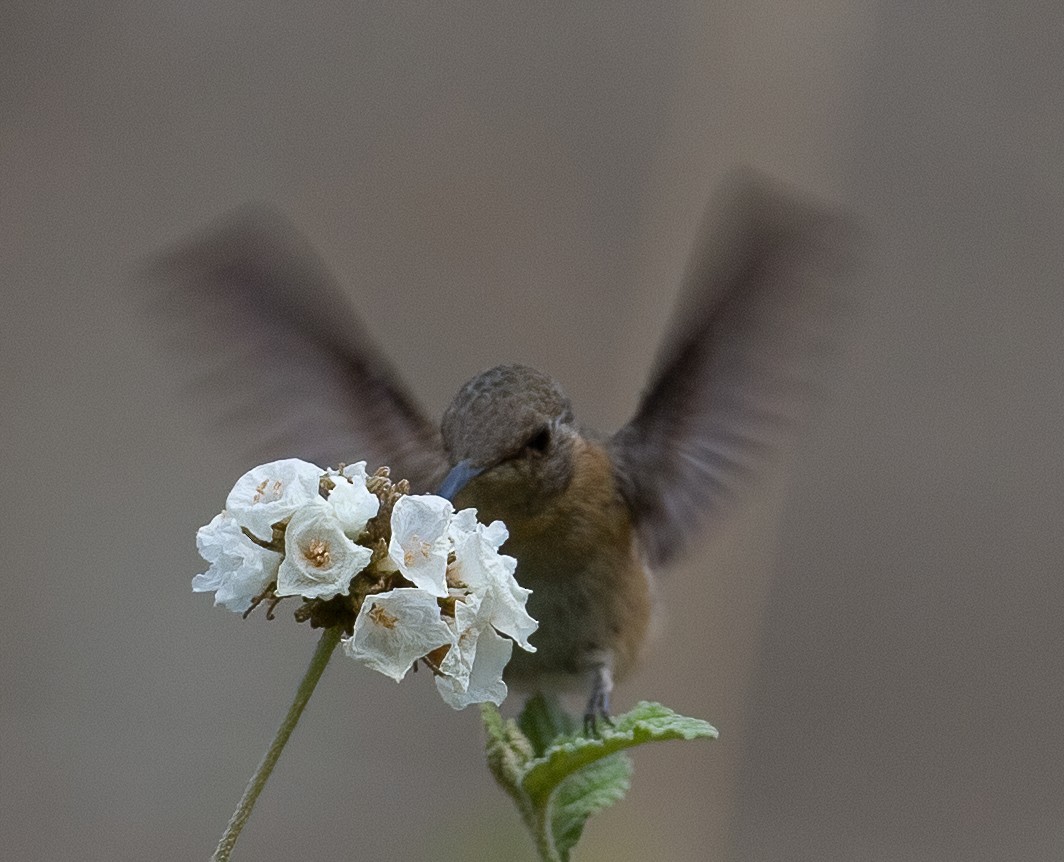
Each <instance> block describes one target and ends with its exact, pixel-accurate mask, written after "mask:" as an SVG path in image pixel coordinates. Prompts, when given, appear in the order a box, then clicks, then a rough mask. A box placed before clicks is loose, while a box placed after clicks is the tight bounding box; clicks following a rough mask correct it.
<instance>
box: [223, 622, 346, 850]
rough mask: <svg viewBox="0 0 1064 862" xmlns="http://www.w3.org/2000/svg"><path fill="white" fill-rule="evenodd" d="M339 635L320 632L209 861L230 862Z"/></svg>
mask: <svg viewBox="0 0 1064 862" xmlns="http://www.w3.org/2000/svg"><path fill="white" fill-rule="evenodd" d="M340 634H341V631H340V628H339V626H334V627H333V628H328V629H325V631H323V632H322V633H321V640H319V641H318V646H317V649H315V650H314V657H313V658H312V659H311V660H310V666H309V667H308V668H307V672H306V673H305V674H304V675H303V681H302V682H300V683H299V688H298V689H296V696H295V699H294V700H293V701H292V705H291V706H290V707H288V714H287V715H286V716H285V717H284V721H282V722H281V726H280V727H279V728H277V735H276V736H275V737H274V739H273V743H272V744H271V745H270V747H269V748H268V749H267V750H266V754H265V755H264V756H263V758H262V762H261V763H259V766H258V769H256V770H255V774H254V775H252V776H251V780H250V781H249V782H248V786H247V787H246V788H244V795H243V796H242V797H241V798H240V803H239V804H238V805H237V807H236V811H234V812H233V816H232V817H231V818H229V825H228V826H226V827H225V832H223V833H222V838H221V840H220V841H219V842H218V849H217V850H215V851H214V855H213V856H212V857H211V862H229V854H230V853H232V852H233V845H234V844H236V839H237V837H238V836H239V835H240V830H241V829H243V828H244V824H245V823H247V820H248V818H249V817H250V816H251V809H252V808H254V807H255V800H256V799H258V798H259V794H260V793H261V792H262V788H263V787H265V786H266V779H268V778H269V777H270V773H271V772H273V767H274V766H276V764H277V759H278V758H279V757H280V756H281V752H282V751H283V750H284V747H285V744H286V743H287V742H288V737H290V736H291V735H292V731H293V730H295V727H296V724H297V723H298V722H299V717H300V716H301V715H302V714H303V709H304V707H306V705H307V701H308V700H310V696H311V695H312V694H313V693H314V687H315V686H316V685H317V684H318V680H319V679H321V675H322V673H323V672H324V671H325V666H326V665H327V664H328V663H329V659H330V658H331V657H332V654H333V650H334V649H336V645H337V644H338V643H339V642H340Z"/></svg>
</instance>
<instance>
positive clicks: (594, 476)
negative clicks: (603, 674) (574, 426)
mask: <svg viewBox="0 0 1064 862" xmlns="http://www.w3.org/2000/svg"><path fill="white" fill-rule="evenodd" d="M573 457H574V469H573V477H572V481H571V482H570V483H569V485H568V487H567V488H566V489H565V491H564V492H563V493H561V494H559V495H558V497H557V499H555V500H554V501H552V503H551V504H550V505H549V506H547V507H545V508H544V509H543V510H542V511H540V512H538V513H536V514H535V515H533V516H530V517H527V518H519V519H515V520H514V521H513V522H507V527H508V528H509V530H510V539H509V540H508V541H507V543H506V544H505V545H504V546H503V551H504V552H506V553H508V554H511V555H513V556H514V557H516V559H517V573H516V575H517V580H518V581H519V582H520V583H521V584H522V586H525V587H527V588H528V589H530V590H532V595H531V597H530V598H529V601H528V609H529V613H531V614H532V616H533V617H535V618H536V619H537V620H538V621H539V624H540V627H539V630H538V631H537V632H536V633H535V635H533V637H532V639H531V642H532V644H533V645H534V646H535V647H536V649H537V652H535V653H523V652H522V651H520V650H515V654H514V657H513V659H512V660H511V663H510V666H509V667H508V669H507V678H508V679H510V680H511V681H513V682H516V683H518V684H521V683H526V684H527V685H529V686H532V685H536V684H539V683H540V682H541V681H542V679H543V678H544V677H545V676H554V675H560V676H563V677H565V676H571V677H574V678H577V677H579V676H581V675H582V674H583V673H584V672H585V671H587V670H588V669H589V668H591V667H592V666H594V665H595V664H597V663H600V662H601V661H603V660H609V661H610V662H611V663H612V664H613V667H614V672H615V675H616V676H618V677H621V676H623V675H624V674H625V673H626V672H627V671H628V670H629V669H630V668H631V666H632V665H633V664H634V663H635V661H636V658H637V656H638V654H639V651H640V648H641V646H642V644H643V641H644V640H645V637H646V634H647V630H648V627H649V622H650V617H651V610H652V607H651V605H652V602H651V590H650V584H649V579H648V575H647V572H646V570H645V567H644V565H643V562H642V556H641V554H640V553H639V550H638V548H637V546H636V544H635V534H634V530H633V526H632V520H631V515H630V513H629V510H628V508H627V506H626V505H625V503H624V500H623V499H622V497H621V495H620V493H619V491H618V488H617V483H616V479H615V477H614V471H613V467H612V464H611V463H610V459H609V456H608V455H607V454H606V452H605V451H604V450H603V449H602V447H600V446H598V445H597V444H595V443H593V442H591V441H587V440H584V439H580V440H577V441H576V444H575V449H574V453H573Z"/></svg>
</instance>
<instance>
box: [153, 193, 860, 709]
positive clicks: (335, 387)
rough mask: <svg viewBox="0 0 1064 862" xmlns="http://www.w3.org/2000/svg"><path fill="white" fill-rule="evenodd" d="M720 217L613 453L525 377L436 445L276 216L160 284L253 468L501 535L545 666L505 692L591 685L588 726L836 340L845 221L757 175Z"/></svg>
mask: <svg viewBox="0 0 1064 862" xmlns="http://www.w3.org/2000/svg"><path fill="white" fill-rule="evenodd" d="M715 213H716V215H717V219H716V221H715V223H709V222H707V224H706V225H705V226H704V228H703V233H702V235H701V236H700V237H699V240H698V242H697V243H696V246H695V254H694V255H693V258H692V264H691V266H690V267H689V269H688V274H687V277H686V282H685V290H684V292H683V298H682V301H681V304H680V308H679V309H678V311H677V313H676V315H675V322H674V325H673V328H672V330H671V332H670V333H669V335H668V337H667V338H666V339H665V341H664V342H663V345H662V348H661V350H660V353H659V358H658V362H657V368H656V370H655V372H654V373H653V374H652V376H651V378H650V383H649V385H648V386H647V388H646V391H645V393H644V395H643V398H642V401H641V403H640V406H639V408H638V410H637V412H636V415H635V416H634V417H633V418H632V420H631V421H630V422H628V423H627V424H626V425H625V426H624V427H622V428H621V429H620V430H619V431H617V432H616V433H615V434H613V435H612V436H610V437H604V436H600V435H596V434H593V433H590V432H587V431H586V430H584V429H582V428H581V427H580V426H579V425H577V424H576V422H575V419H574V416H573V411H572V408H571V406H570V404H569V400H568V398H567V397H566V396H565V394H564V393H563V392H562V390H561V388H560V387H559V386H558V384H557V383H555V382H554V381H553V380H552V379H551V378H550V377H548V376H547V375H546V374H543V373H542V372H539V371H536V370H535V369H532V368H528V367H526V366H520V365H502V366H498V367H496V368H493V369H490V370H489V371H486V372H484V373H482V374H480V375H477V376H476V377H474V378H473V379H472V380H471V381H469V382H468V383H466V384H465V386H463V387H462V388H461V390H459V392H458V394H457V395H456V396H455V398H454V401H453V402H452V404H451V406H450V407H449V408H448V409H447V411H446V412H445V414H444V417H443V422H442V427H441V431H440V432H437V431H436V428H435V426H434V425H433V423H431V422H430V421H429V420H428V419H427V418H425V416H424V414H423V413H422V411H421V410H420V408H419V407H418V406H417V404H416V403H415V401H414V399H413V398H412V397H411V396H410V395H409V393H408V392H407V390H406V389H405V387H404V386H403V385H402V384H401V382H400V380H399V377H398V375H397V374H396V373H395V371H394V369H393V368H392V367H391V365H390V364H389V363H388V361H387V360H386V359H385V358H384V356H383V355H382V354H381V353H380V352H379V351H378V350H377V349H376V348H375V347H374V345H373V344H372V342H371V341H370V340H369V339H368V336H367V334H366V332H365V329H364V328H363V327H362V326H361V324H360V323H359V321H358V320H357V318H356V317H355V315H354V314H353V313H352V311H351V310H350V308H349V307H348V305H347V304H346V303H345V302H344V301H343V300H342V294H341V293H340V291H338V290H337V288H336V287H335V286H334V285H333V283H332V281H331V279H330V277H329V276H328V274H327V273H326V272H325V271H324V269H323V267H322V266H321V264H320V263H319V262H318V260H317V258H316V257H315V256H314V254H313V252H312V251H311V250H310V249H309V248H308V247H307V246H306V244H305V242H304V241H303V240H302V239H301V238H300V237H299V236H298V235H297V234H295V233H294V231H292V229H291V228H289V227H288V226H287V224H286V223H284V222H283V221H282V220H279V219H278V218H277V217H276V216H272V215H270V214H268V213H263V212H261V211H251V210H248V211H245V212H243V213H239V214H237V215H235V216H233V217H230V218H229V219H228V220H227V221H226V223H225V224H223V225H222V226H221V227H219V228H216V229H213V230H211V231H209V232H208V233H207V234H206V235H205V236H204V237H202V238H200V239H198V240H195V241H193V242H192V243H190V244H188V245H187V246H185V247H184V248H182V249H180V250H179V251H177V252H174V253H173V254H170V255H168V256H166V257H165V258H164V259H162V260H161V261H160V262H159V263H158V264H157V266H156V267H155V272H156V274H159V275H163V276H165V277H166V278H167V279H168V282H169V283H170V284H171V285H172V287H171V289H169V290H168V291H167V292H165V293H163V294H162V295H161V297H160V303H161V305H162V306H163V307H164V308H165V310H166V312H167V313H168V315H169V316H168V318H167V319H168V320H169V321H170V325H171V326H172V325H173V319H174V315H181V316H183V317H184V318H185V320H186V321H188V324H189V325H190V326H191V330H192V331H194V332H195V334H196V344H197V349H198V350H199V351H201V352H202V351H204V350H206V351H209V352H213V353H216V354H217V355H218V356H219V357H224V361H225V367H226V368H227V369H229V370H228V372H227V374H226V375H225V376H224V377H223V376H217V377H215V378H214V379H213V381H212V382H211V383H210V385H209V386H208V390H209V391H213V392H215V393H216V394H218V395H220V396H221V399H220V406H221V408H222V410H221V412H222V414H223V415H225V416H227V417H229V419H228V420H227V421H228V423H229V428H230V430H231V431H232V432H233V433H234V434H236V433H239V428H238V422H239V421H243V423H244V425H243V429H244V432H243V434H242V435H241V436H242V439H244V440H247V439H248V429H250V430H251V431H252V432H256V433H257V434H258V437H259V439H258V442H257V444H256V446H255V447H254V454H255V455H256V456H257V457H259V458H260V459H262V460H266V459H268V458H273V457H281V456H300V457H304V458H307V459H308V460H313V461H316V462H317V463H321V464H335V463H338V462H340V461H352V460H356V459H366V460H368V461H369V462H370V465H371V467H372V466H373V465H375V464H388V465H389V466H391V467H392V468H393V475H394V476H397V477H405V478H408V479H409V480H410V482H411V485H412V487H413V488H414V489H415V490H417V491H430V490H435V489H437V488H438V489H439V492H440V493H441V494H443V495H444V496H448V497H450V498H451V499H452V500H454V502H455V504H456V505H458V506H475V507H476V508H477V509H478V510H479V512H480V515H481V517H482V519H484V520H491V519H495V518H500V519H502V520H503V521H505V522H506V524H507V527H508V528H509V531H510V539H509V541H508V542H507V543H506V545H505V546H504V548H503V550H504V551H506V552H507V553H509V554H512V555H513V556H515V557H516V558H517V560H518V568H517V578H518V580H519V581H520V582H521V583H522V584H523V585H524V586H526V587H529V588H530V589H532V590H533V593H532V596H531V598H530V600H529V611H530V613H531V614H532V615H533V616H534V617H535V618H536V619H538V620H539V621H540V629H539V631H538V632H536V634H535V635H534V636H533V639H532V642H533V644H534V645H535V646H536V647H537V652H535V653H524V652H522V651H520V650H518V651H516V652H515V655H514V658H513V660H512V661H511V663H510V666H509V667H508V668H507V678H508V679H509V680H510V681H512V682H514V683H516V684H518V685H520V686H522V687H524V688H526V689H535V688H553V687H556V686H558V685H563V684H569V683H574V682H575V683H577V684H585V685H586V684H587V683H588V682H589V681H590V683H591V690H592V695H591V699H590V701H589V704H588V716H589V717H590V719H591V720H592V721H593V720H594V718H595V716H603V715H606V714H607V713H608V709H609V694H610V690H611V688H612V683H613V678H614V676H615V675H616V676H618V677H619V676H623V675H624V674H625V673H627V672H628V671H629V670H630V669H631V667H632V666H633V665H634V664H635V662H636V661H637V659H638V656H639V652H640V649H641V647H642V646H643V643H644V640H645V637H646V633H647V630H648V625H649V621H650V617H651V589H650V584H649V575H648V567H649V568H658V567H661V566H664V565H666V564H667V563H669V562H671V561H673V560H675V559H676V558H677V556H678V555H679V554H680V553H681V552H682V550H683V548H684V547H685V545H686V544H687V543H688V541H689V540H690V538H691V536H692V535H693V533H694V532H695V531H697V530H698V529H700V528H701V527H702V526H703V525H705V524H706V522H707V521H710V520H712V518H713V517H714V516H717V515H718V514H719V512H720V511H721V509H722V505H723V503H724V502H725V501H726V500H727V499H728V498H729V497H730V496H731V495H732V492H733V491H734V490H735V489H737V487H738V486H739V485H741V484H742V483H744V482H745V481H746V480H748V479H749V478H750V477H752V476H754V475H755V474H756V473H757V472H758V471H759V470H760V469H761V468H762V467H763V466H764V464H765V463H766V462H767V460H768V458H769V456H770V455H772V454H773V453H774V452H775V451H777V450H778V448H779V446H780V445H781V444H782V443H783V442H784V441H785V440H786V439H787V436H788V434H789V433H791V432H792V431H793V429H794V428H795V426H796V424H797V423H798V422H799V421H800V419H801V418H802V416H803V414H804V413H805V412H806V411H805V407H806V406H807V405H808V403H809V401H810V396H811V395H812V394H813V392H814V390H815V386H816V383H817V378H818V373H819V371H820V369H821V368H822V366H823V364H824V360H825V358H826V357H827V356H829V355H830V353H831V351H832V348H833V347H834V345H835V343H836V335H837V331H838V323H839V319H840V315H839V306H840V297H841V296H842V295H843V291H842V290H841V289H840V281H841V280H842V279H843V277H844V276H845V275H846V274H847V273H848V272H849V270H850V269H851V264H852V262H853V253H854V250H855V243H854V232H853V230H852V226H851V224H850V222H849V221H848V220H847V219H845V218H842V217H840V216H839V215H837V214H836V213H834V212H832V211H830V210H829V209H827V208H825V207H823V206H820V205H817V204H814V203H811V202H809V201H807V200H806V199H804V198H801V197H799V196H798V195H796V194H794V193H792V192H789V191H786V190H783V189H781V188H779V187H778V186H775V185H772V184H770V183H768V182H766V181H764V180H762V179H759V178H755V177H752V176H750V175H740V176H736V177H735V178H733V179H732V181H731V182H730V184H729V187H728V189H727V191H726V193H725V195H723V196H722V203H721V204H720V205H719V206H718V207H717V208H716V209H715ZM500 325H505V322H500ZM278 384H281V385H278ZM267 392H268V393H269V395H270V397H269V398H265V397H263V395H264V394H265V393H267ZM279 393H280V394H281V395H280V397H278V396H279ZM441 481H442V484H440V483H441Z"/></svg>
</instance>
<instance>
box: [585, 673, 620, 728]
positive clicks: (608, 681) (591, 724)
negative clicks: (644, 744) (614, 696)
mask: <svg viewBox="0 0 1064 862" xmlns="http://www.w3.org/2000/svg"><path fill="white" fill-rule="evenodd" d="M612 690H613V677H612V674H611V673H610V671H609V668H607V667H601V668H599V669H598V670H597V672H596V673H595V681H594V683H593V684H592V687H591V697H590V698H588V701H587V708H586V709H585V710H584V736H598V734H599V722H600V721H601V722H603V723H604V724H606V725H608V726H609V727H613V719H611V718H610V692H611V691H612Z"/></svg>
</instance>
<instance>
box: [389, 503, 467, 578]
mask: <svg viewBox="0 0 1064 862" xmlns="http://www.w3.org/2000/svg"><path fill="white" fill-rule="evenodd" d="M453 513H454V507H453V506H451V503H450V501H449V500H445V499H444V498H443V497H437V496H435V495H433V494H417V495H408V496H405V497H400V498H399V499H398V500H396V501H395V506H394V507H393V508H392V538H391V542H390V543H389V545H388V555H389V556H390V557H391V559H392V560H394V561H395V564H396V565H397V566H398V567H399V571H400V572H402V573H403V577H404V578H406V579H407V580H408V581H411V582H412V583H414V584H416V585H417V586H419V587H421V588H422V589H423V590H427V591H428V592H430V593H431V594H432V595H434V596H440V597H443V596H446V595H447V555H448V553H449V552H450V542H449V541H448V537H447V528H448V526H449V524H450V522H451V515H452V514H453Z"/></svg>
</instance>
